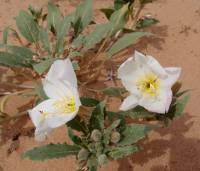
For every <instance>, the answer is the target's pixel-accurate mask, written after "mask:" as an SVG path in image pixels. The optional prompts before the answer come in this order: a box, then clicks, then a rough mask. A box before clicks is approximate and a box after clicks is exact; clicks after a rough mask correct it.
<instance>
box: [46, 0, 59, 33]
mask: <svg viewBox="0 0 200 171" xmlns="http://www.w3.org/2000/svg"><path fill="white" fill-rule="evenodd" d="M60 21H61V13H60V10H59V8H58V7H57V6H56V5H54V4H53V3H52V2H49V3H48V15H47V25H48V26H47V27H48V28H53V29H54V30H56V33H58V31H59V27H60Z"/></svg>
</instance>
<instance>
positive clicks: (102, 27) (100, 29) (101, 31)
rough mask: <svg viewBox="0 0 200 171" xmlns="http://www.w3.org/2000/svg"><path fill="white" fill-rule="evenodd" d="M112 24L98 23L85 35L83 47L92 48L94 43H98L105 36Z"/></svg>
mask: <svg viewBox="0 0 200 171" xmlns="http://www.w3.org/2000/svg"><path fill="white" fill-rule="evenodd" d="M111 28H112V25H111V24H110V23H107V24H98V25H97V26H96V28H95V30H94V31H93V32H91V33H90V34H89V35H88V36H86V37H85V44H84V45H85V46H84V48H85V49H90V48H92V47H93V46H94V45H95V44H97V43H99V42H100V41H101V40H102V39H104V38H105V37H106V35H107V34H108V32H109V31H110V30H111Z"/></svg>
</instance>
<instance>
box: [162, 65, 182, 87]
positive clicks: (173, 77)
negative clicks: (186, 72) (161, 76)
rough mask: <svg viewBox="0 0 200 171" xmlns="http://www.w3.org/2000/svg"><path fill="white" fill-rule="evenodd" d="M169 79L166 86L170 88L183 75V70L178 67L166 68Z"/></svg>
mask: <svg viewBox="0 0 200 171" xmlns="http://www.w3.org/2000/svg"><path fill="white" fill-rule="evenodd" d="M165 70H166V72H167V74H168V77H167V79H166V80H165V84H166V85H168V86H169V87H170V88H171V87H172V86H173V85H174V84H175V83H176V81H177V80H178V79H179V77H180V75H181V68H178V67H168V68H165Z"/></svg>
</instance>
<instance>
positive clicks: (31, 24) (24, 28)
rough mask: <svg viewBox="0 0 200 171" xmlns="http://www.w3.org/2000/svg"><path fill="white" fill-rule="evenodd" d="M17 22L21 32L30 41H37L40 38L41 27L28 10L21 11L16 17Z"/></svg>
mask: <svg viewBox="0 0 200 171" xmlns="http://www.w3.org/2000/svg"><path fill="white" fill-rule="evenodd" d="M16 24H17V27H18V29H19V31H20V33H21V34H22V35H23V36H24V37H25V38H26V39H27V40H28V41H30V42H37V41H38V39H39V28H38V25H37V23H36V22H35V21H34V18H33V17H32V16H31V15H30V14H29V13H27V12H26V11H20V13H19V15H18V16H17V17H16Z"/></svg>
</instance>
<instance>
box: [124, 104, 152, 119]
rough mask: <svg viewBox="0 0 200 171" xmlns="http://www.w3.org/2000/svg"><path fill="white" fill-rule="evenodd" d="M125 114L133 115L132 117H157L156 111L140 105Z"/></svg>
mask: <svg viewBox="0 0 200 171" xmlns="http://www.w3.org/2000/svg"><path fill="white" fill-rule="evenodd" d="M125 115H126V116H129V117H131V118H132V119H138V118H153V117H155V114H154V113H151V112H149V111H147V110H146V109H144V108H143V107H140V106H138V107H136V108H134V109H133V110H131V111H127V112H126V114H125Z"/></svg>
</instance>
